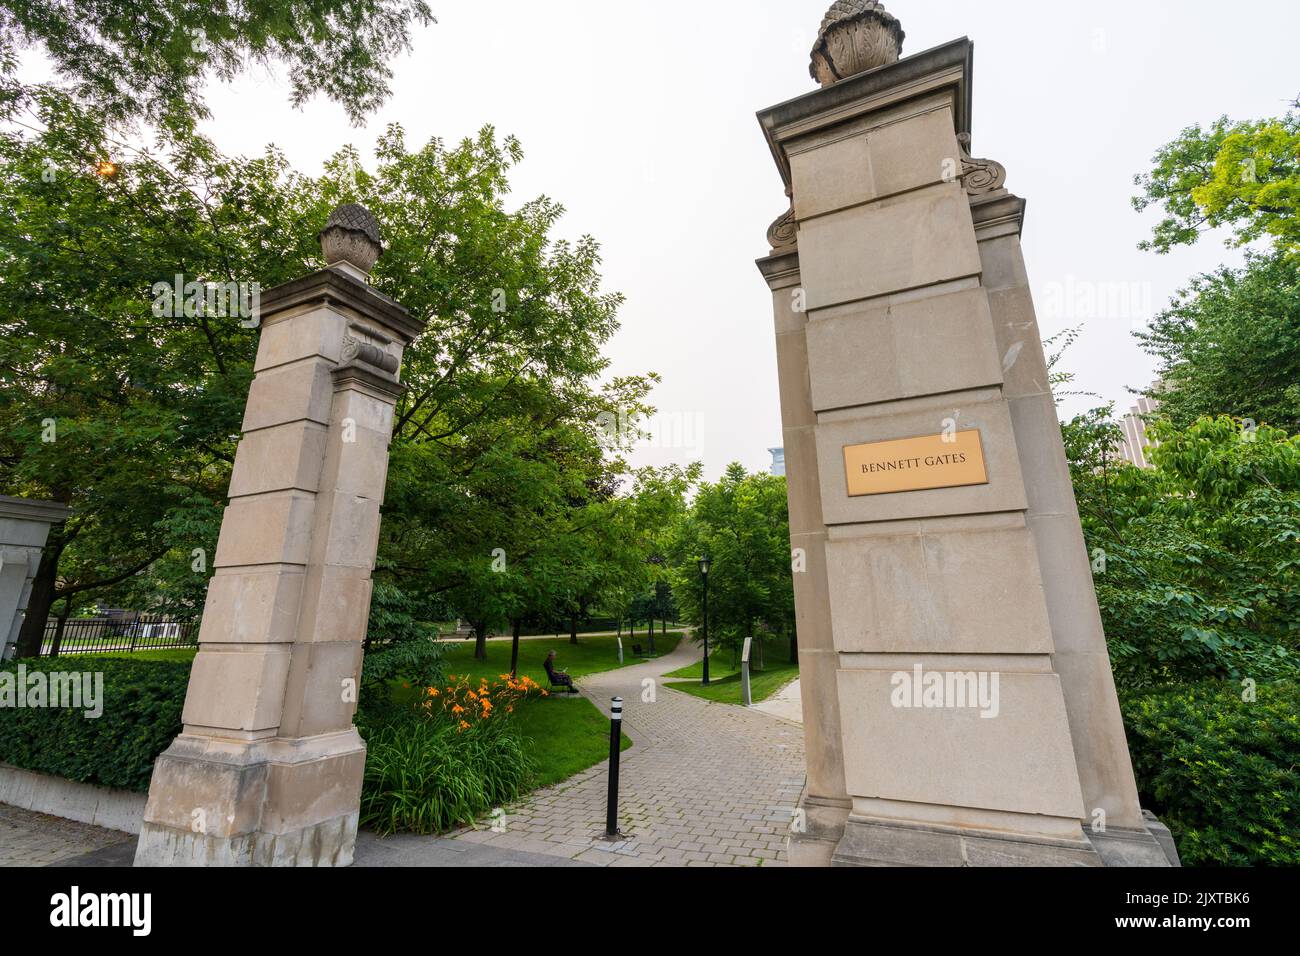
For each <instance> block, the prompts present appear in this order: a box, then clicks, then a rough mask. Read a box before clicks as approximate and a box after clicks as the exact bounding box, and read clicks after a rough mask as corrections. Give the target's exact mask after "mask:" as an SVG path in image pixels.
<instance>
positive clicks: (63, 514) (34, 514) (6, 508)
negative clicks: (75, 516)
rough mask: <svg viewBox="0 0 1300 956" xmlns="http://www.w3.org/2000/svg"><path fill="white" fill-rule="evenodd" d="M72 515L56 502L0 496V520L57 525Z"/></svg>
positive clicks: (64, 506) (69, 510) (66, 508)
mask: <svg viewBox="0 0 1300 956" xmlns="http://www.w3.org/2000/svg"><path fill="white" fill-rule="evenodd" d="M70 514H72V509H71V508H69V507H68V506H67V505H63V504H59V502H57V501H41V500H38V499H35V498H14V497H12V496H11V495H0V518H17V519H19V520H22V521H45V522H48V523H49V524H58V523H59V522H60V521H63V520H65V519H66V518H67V517H68V515H70Z"/></svg>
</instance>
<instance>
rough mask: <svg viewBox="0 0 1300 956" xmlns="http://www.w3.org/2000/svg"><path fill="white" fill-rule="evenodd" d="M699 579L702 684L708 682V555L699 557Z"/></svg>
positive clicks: (706, 684)
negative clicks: (701, 611)
mask: <svg viewBox="0 0 1300 956" xmlns="http://www.w3.org/2000/svg"><path fill="white" fill-rule="evenodd" d="M699 563H700V579H701V580H702V581H703V582H704V680H703V682H702V683H703V684H704V686H706V687H707V686H708V684H709V564H710V558H709V556H708V555H705V556H704V557H702V558H700V562H699Z"/></svg>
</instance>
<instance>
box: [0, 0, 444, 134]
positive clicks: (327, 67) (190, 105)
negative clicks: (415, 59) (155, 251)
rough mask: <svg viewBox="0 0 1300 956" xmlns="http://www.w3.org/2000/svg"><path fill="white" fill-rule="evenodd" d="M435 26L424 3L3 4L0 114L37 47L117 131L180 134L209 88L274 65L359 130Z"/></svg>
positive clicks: (143, 0) (17, 94)
mask: <svg viewBox="0 0 1300 956" xmlns="http://www.w3.org/2000/svg"><path fill="white" fill-rule="evenodd" d="M432 20H433V17H432V15H431V13H430V11H429V8H428V6H427V5H426V4H425V2H424V0H280V2H277V3H215V4H214V3H196V2H192V0H133V2H132V3H130V4H123V3H119V2H114V0H89V2H85V0H83V2H78V3H67V2H63V0H4V2H2V3H0V116H2V115H4V114H5V112H6V111H8V110H11V109H13V108H14V107H15V106H16V105H17V104H18V102H19V101H20V100H22V99H23V98H24V97H25V96H26V95H27V93H29V92H30V90H27V89H24V88H23V87H21V86H20V85H19V84H18V83H17V80H16V79H15V76H14V72H15V67H16V63H17V57H16V55H15V54H16V53H17V51H19V50H23V49H28V48H35V49H38V50H40V51H41V52H42V53H44V54H45V56H47V57H48V58H49V59H50V61H51V62H52V64H53V65H54V68H55V69H56V71H57V72H58V74H59V76H60V78H61V79H62V80H63V81H64V82H65V83H66V84H67V85H68V87H69V88H70V90H71V91H72V92H73V93H74V94H75V95H76V96H77V97H78V99H79V100H81V101H82V102H83V103H86V104H88V105H91V106H93V107H94V108H95V109H96V110H97V111H98V112H99V113H100V114H101V115H103V116H104V117H106V118H108V119H109V120H110V121H113V122H122V121H129V120H134V119H138V118H146V119H151V120H153V121H154V122H159V123H166V124H168V125H170V126H172V127H173V128H182V127H183V128H188V127H190V126H192V125H193V123H194V121H195V120H196V119H199V118H201V117H204V116H206V115H207V110H206V108H205V107H204V105H203V100H202V95H201V90H202V86H203V84H204V82H205V81H208V80H211V79H221V80H230V79H233V78H234V77H235V76H237V75H238V74H239V73H240V72H242V71H243V69H244V68H245V66H246V65H247V64H248V63H250V62H255V63H259V64H267V63H271V62H279V63H282V64H283V65H285V66H286V67H287V68H288V79H289V88H290V97H291V99H292V102H293V104H294V105H295V106H301V105H302V104H303V103H305V102H306V101H308V100H309V99H311V98H312V97H313V96H315V95H317V94H318V93H324V94H325V95H326V96H328V97H330V98H331V99H333V100H334V101H336V102H338V103H340V104H342V105H343V107H344V108H345V109H346V110H347V112H348V116H349V117H350V118H351V119H352V121H353V122H354V123H360V121H361V119H362V118H363V117H364V116H365V114H367V113H368V112H370V111H372V110H373V109H375V108H376V107H378V106H379V105H380V104H381V103H382V102H383V101H384V100H385V99H387V97H388V94H389V86H388V81H389V80H390V79H391V78H392V70H391V69H390V68H389V66H388V60H389V59H390V58H391V57H392V56H395V55H396V54H398V53H400V52H402V51H405V50H408V49H410V45H411V43H410V33H411V27H412V25H425V24H428V23H430V22H432Z"/></svg>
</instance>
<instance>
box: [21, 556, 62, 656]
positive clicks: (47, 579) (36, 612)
mask: <svg viewBox="0 0 1300 956" xmlns="http://www.w3.org/2000/svg"><path fill="white" fill-rule="evenodd" d="M52 536H53V535H52V534H51V537H52ZM62 554H63V543H62V542H61V541H60V542H58V543H56V544H54V545H53V546H52V547H47V548H46V549H45V552H44V553H43V554H42V555H41V563H40V566H39V567H38V568H37V569H36V577H35V578H33V579H32V593H31V596H30V597H29V598H28V599H27V613H26V614H25V615H24V616H23V625H22V628H21V629H20V630H19V631H18V649H17V651H16V654H17V656H18V657H40V656H41V644H43V643H44V641H45V622H46V621H48V620H49V618H50V608H51V607H53V606H54V602H55V601H56V600H58V594H56V593H55V591H56V583H57V581H58V578H59V557H60V556H61V555H62Z"/></svg>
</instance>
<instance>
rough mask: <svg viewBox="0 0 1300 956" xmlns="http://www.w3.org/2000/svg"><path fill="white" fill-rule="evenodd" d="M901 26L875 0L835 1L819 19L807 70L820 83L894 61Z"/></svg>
mask: <svg viewBox="0 0 1300 956" xmlns="http://www.w3.org/2000/svg"><path fill="white" fill-rule="evenodd" d="M905 36H907V34H905V33H904V32H903V25H902V24H901V23H899V22H898V18H897V17H895V16H894V15H893V14H891V13H890V12H889V11H888V10H886V9H885V8H884V6H882V5H881V4H880V3H879V2H878V0H835V2H834V3H833V4H831V8H830V9H829V10H827V11H826V16H825V17H824V18H823V19H822V25H821V29H820V30H818V31H817V42H816V43H815V44H814V45H813V48H812V64H811V65H810V66H809V67H808V72H809V73H811V74H812V78H813V79H814V80H816V81H817V82H818V83H820V84H821V85H822V86H831V85H832V84H834V83H838V82H839V81H840V80H843V79H846V78H847V77H850V76H855V75H857V74H858V73H865V72H866V71H867V70H874V69H876V67H880V66H887V65H888V64H890V63H894V62H897V60H898V57H899V54H901V53H902V52H903V38H904V37H905Z"/></svg>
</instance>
